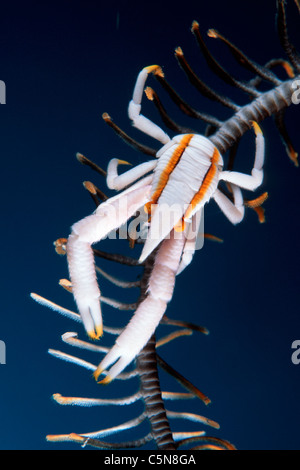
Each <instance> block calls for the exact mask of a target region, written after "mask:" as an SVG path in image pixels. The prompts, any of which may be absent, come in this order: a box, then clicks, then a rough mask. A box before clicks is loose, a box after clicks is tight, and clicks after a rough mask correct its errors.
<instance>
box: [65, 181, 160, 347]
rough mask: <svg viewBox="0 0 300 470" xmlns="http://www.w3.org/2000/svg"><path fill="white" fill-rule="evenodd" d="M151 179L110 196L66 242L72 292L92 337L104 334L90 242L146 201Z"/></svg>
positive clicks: (122, 222)
mask: <svg viewBox="0 0 300 470" xmlns="http://www.w3.org/2000/svg"><path fill="white" fill-rule="evenodd" d="M151 178H152V177H147V178H144V180H141V181H139V182H138V183H136V184H135V185H133V186H132V187H131V188H130V189H128V190H126V191H123V193H121V194H119V195H117V196H115V197H113V198H111V199H108V200H107V201H106V202H104V203H103V204H101V205H100V206H99V207H98V208H97V209H96V211H95V212H94V213H93V214H92V215H90V216H88V217H85V218H84V219H82V220H80V221H79V222H77V223H76V224H74V225H73V226H72V233H71V235H70V236H69V239H68V243H67V257H68V265H69V273H70V278H71V283H72V292H73V295H74V298H75V301H76V304H77V307H78V310H79V313H80V315H81V318H82V321H83V324H84V327H85V329H86V331H87V333H88V335H89V336H90V337H91V338H99V336H101V335H102V315H101V308H100V296H101V294H100V289H99V287H98V283H97V278H96V271H95V265H94V256H93V251H92V248H91V245H92V244H93V243H96V242H98V241H99V240H101V239H103V238H104V237H105V236H107V235H108V233H109V232H111V231H112V230H115V229H117V228H119V227H120V226H121V225H122V224H124V223H125V222H126V221H127V220H128V219H129V218H130V217H131V216H133V215H134V214H135V213H136V212H137V210H138V209H139V208H140V207H142V206H143V205H144V204H145V203H146V202H147V200H148V197H149V192H150V189H151V186H150V184H149V183H151Z"/></svg>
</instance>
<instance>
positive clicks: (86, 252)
mask: <svg viewBox="0 0 300 470" xmlns="http://www.w3.org/2000/svg"><path fill="white" fill-rule="evenodd" d="M151 72H153V73H157V74H162V71H161V68H160V67H159V66H157V65H154V66H150V67H145V68H144V69H143V70H142V71H141V72H140V73H139V75H138V78H137V81H136V84H135V87H134V91H133V97H132V100H131V101H130V103H129V109H128V114H129V118H130V119H131V120H132V122H133V125H134V126H135V127H136V128H138V129H139V130H141V131H142V132H144V133H146V134H149V135H150V136H151V137H153V138H155V139H157V140H158V141H160V142H161V143H162V144H164V145H163V147H162V148H161V149H160V150H159V151H158V152H157V154H156V157H157V159H155V160H151V161H149V162H145V163H142V164H141V165H138V166H137V167H135V168H133V169H131V170H129V171H127V172H126V173H123V174H122V175H118V172H117V168H118V165H119V164H121V163H126V162H124V161H122V160H118V159H112V160H111V161H110V162H109V164H108V169H107V185H108V187H109V188H110V189H115V190H123V189H124V188H126V189H125V190H124V191H122V192H121V193H120V194H118V195H117V196H114V197H112V198H110V199H108V200H107V201H105V202H104V203H102V204H101V205H100V206H99V207H98V208H97V209H96V210H95V212H94V213H93V214H92V215H90V216H88V217H85V218H84V219H82V220H80V221H79V222H77V223H76V224H74V225H73V226H72V232H71V234H70V236H69V238H68V243H67V257H68V265H69V273H70V278H71V282H72V291H73V295H74V298H75V301H76V304H77V307H78V310H79V312H80V315H81V318H82V321H83V324H84V327H85V329H86V331H87V333H88V335H89V336H90V337H91V338H99V337H100V336H101V335H102V315H101V307H100V302H101V293H100V290H99V287H98V283H97V280H96V273H95V268H94V258H93V252H92V248H91V245H92V244H93V243H96V242H98V241H99V240H101V239H102V238H104V237H105V236H106V235H107V234H108V233H109V232H110V231H112V230H115V229H117V228H119V227H120V226H121V225H122V224H124V223H126V221H127V220H128V219H130V218H131V217H132V216H133V215H134V214H135V213H136V212H137V211H138V210H139V209H141V208H142V207H143V206H144V207H145V210H146V211H147V212H148V213H149V214H150V213H151V221H150V222H149V231H148V236H147V239H146V241H145V244H144V247H143V250H142V253H141V256H140V262H142V261H144V260H145V259H146V258H147V257H148V256H149V255H150V253H152V252H153V250H154V249H155V248H156V247H157V246H158V245H159V244H160V243H161V242H162V243H161V245H160V247H159V248H158V251H157V254H156V257H155V263H154V267H153V270H152V273H151V276H150V280H149V286H148V295H147V297H146V298H145V299H144V300H143V301H142V302H141V303H140V305H139V306H138V308H137V310H136V312H135V314H134V316H133V317H132V319H131V320H130V322H129V324H128V325H127V327H126V328H125V329H124V331H123V332H122V333H121V334H120V336H119V337H118V339H117V340H116V343H115V345H114V346H113V347H112V349H111V350H110V351H109V352H108V354H107V355H106V356H105V357H104V359H103V360H102V362H101V363H100V364H99V366H98V368H97V370H96V371H95V373H94V376H95V378H96V380H97V379H98V377H99V376H100V375H101V374H102V372H103V371H104V370H107V368H109V367H110V366H111V365H112V364H114V363H115V362H116V361H117V362H116V363H115V364H114V365H113V366H112V367H111V368H110V370H109V371H108V372H107V375H106V377H105V378H104V379H103V380H102V381H101V382H102V383H108V382H110V381H111V380H112V379H114V378H115V377H116V376H117V375H118V374H119V373H120V372H122V371H123V369H124V368H125V367H126V366H127V365H128V364H129V363H130V362H131V361H132V360H133V359H134V358H135V357H136V355H137V354H138V353H139V352H140V350H141V349H142V348H143V347H144V345H145V344H146V343H147V342H148V340H149V339H150V337H151V336H152V334H153V332H154V331H155V329H156V327H157V325H158V324H159V322H160V320H161V318H162V317H163V315H164V313H165V310H166V307H167V303H168V302H169V301H170V300H171V298H172V294H173V289H174V284H175V277H176V275H177V274H178V273H179V272H181V271H182V270H183V269H184V268H185V267H186V266H187V265H188V264H189V263H190V262H191V260H192V257H193V254H194V251H195V244H196V238H197V237H196V234H195V232H193V233H192V235H191V227H192V226H195V225H196V228H198V227H199V217H198V216H199V214H200V213H201V210H202V208H203V207H204V205H205V203H207V202H208V201H209V200H210V199H211V198H213V199H214V200H215V201H216V203H217V204H218V206H219V208H220V209H221V210H222V211H223V213H224V214H225V215H226V217H227V218H228V219H229V220H230V221H231V222H232V223H233V224H237V223H239V222H241V220H242V219H243V217H244V202H243V195H242V191H241V188H243V189H247V190H252V191H254V190H255V189H256V188H258V187H259V186H260V185H261V183H262V180H263V170H262V167H263V163H264V138H263V135H262V132H261V130H260V127H259V126H258V124H257V123H256V122H253V127H254V131H255V135H256V153H255V160H254V166H253V169H252V172H251V175H246V174H243V173H238V172H235V171H223V170H222V169H223V159H222V156H221V155H220V153H219V151H218V149H217V148H216V147H215V146H214V145H213V144H212V142H211V141H210V140H209V139H208V138H206V137H203V136H201V135H198V134H183V135H177V136H175V137H173V138H172V139H170V137H169V136H168V135H167V134H166V133H165V132H164V131H163V130H162V129H161V128H160V127H159V126H157V125H156V124H154V123H153V122H152V121H150V120H149V119H147V118H146V117H145V116H143V115H142V114H140V113H141V102H142V96H143V91H144V86H145V82H146V79H147V76H148V74H149V73H151ZM150 172H151V173H150ZM148 173H149V175H148V176H146V175H147V174H148ZM221 180H223V181H226V182H227V183H229V185H230V188H231V192H232V196H233V202H232V201H231V200H230V199H229V198H228V197H227V196H225V195H224V194H223V193H222V192H221V191H220V190H219V189H218V183H219V181H221ZM167 207H172V208H174V210H172V216H173V219H172V218H170V217H165V211H166V208H167Z"/></svg>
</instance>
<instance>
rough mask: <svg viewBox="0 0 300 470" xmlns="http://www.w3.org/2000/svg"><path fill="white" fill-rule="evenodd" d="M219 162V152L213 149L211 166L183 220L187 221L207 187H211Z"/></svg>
mask: <svg viewBox="0 0 300 470" xmlns="http://www.w3.org/2000/svg"><path fill="white" fill-rule="evenodd" d="M218 161H219V151H218V150H217V149H216V148H215V150H214V153H213V156H212V157H211V164H210V167H209V169H208V171H207V173H206V175H205V176H204V179H203V181H202V184H201V186H200V189H199V191H198V192H197V193H196V194H195V196H194V197H193V199H192V200H191V202H190V205H189V207H188V209H187V211H186V213H185V214H184V219H188V218H189V217H190V216H191V213H192V212H193V210H194V209H195V207H196V206H197V205H198V204H199V203H200V202H201V201H202V199H203V198H204V196H205V194H206V192H207V190H208V188H209V186H210V185H211V182H212V180H213V179H214V176H215V174H216V172H217V163H218Z"/></svg>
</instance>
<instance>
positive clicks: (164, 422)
mask: <svg viewBox="0 0 300 470" xmlns="http://www.w3.org/2000/svg"><path fill="white" fill-rule="evenodd" d="M284 3H285V2H284V1H283V0H278V1H277V25H278V34H279V38H280V42H281V44H282V46H283V49H284V51H285V53H286V56H287V58H286V59H280V60H272V59H271V60H270V61H269V62H268V63H267V64H265V65H263V66H261V65H259V64H257V63H256V62H255V61H253V60H251V59H249V58H248V57H247V56H246V55H245V54H244V53H243V52H242V51H240V50H239V49H238V48H237V47H236V46H234V45H233V44H232V43H231V42H230V41H229V40H228V39H226V38H225V37H223V36H222V35H221V34H220V33H218V32H217V31H215V30H210V32H209V35H210V36H211V37H213V38H216V39H219V40H220V41H222V43H223V44H225V45H226V46H227V47H228V48H229V50H230V52H231V53H232V54H233V56H234V57H235V59H236V60H237V62H238V63H239V64H240V65H241V66H242V67H244V68H246V69H247V70H248V71H249V72H251V74H252V78H251V79H250V80H249V81H247V82H245V81H240V80H239V79H238V78H236V77H233V76H232V74H231V73H230V72H228V71H227V70H226V69H225V68H224V67H223V66H222V65H221V64H220V63H219V62H218V61H217V60H216V59H215V58H214V57H213V56H212V54H211V53H210V51H209V49H208V47H207V46H206V43H205V42H204V40H203V38H202V36H201V34H200V29H199V25H198V23H196V22H194V23H193V25H192V32H193V34H194V36H195V39H196V41H197V43H198V45H199V47H200V49H201V52H202V54H203V56H204V57H205V59H206V62H207V65H208V67H209V68H210V69H211V70H212V71H213V72H214V73H215V74H216V75H217V76H218V77H219V78H221V79H222V80H223V81H224V82H225V83H227V84H228V85H230V86H232V87H233V88H236V89H238V90H240V92H241V93H243V94H246V95H247V96H248V99H249V101H248V103H247V104H246V105H243V106H240V105H238V104H237V103H235V102H234V101H233V100H231V99H230V98H229V97H227V96H223V95H221V94H220V93H218V92H216V91H214V90H213V89H211V88H210V87H209V86H208V85H206V84H205V83H204V82H203V81H202V80H201V79H200V78H199V77H198V76H197V75H196V74H195V73H194V71H193V70H192V68H191V66H190V65H189V63H188V62H187V60H186V58H185V56H184V54H183V51H182V50H181V49H180V48H178V49H176V58H177V60H178V62H179V64H180V66H181V68H182V69H183V71H184V73H185V74H186V76H187V78H188V80H189V81H190V83H191V84H192V85H193V86H194V87H196V88H197V89H198V91H199V92H200V93H201V94H202V95H204V96H205V97H206V98H208V99H210V100H212V101H215V102H218V103H220V104H221V105H223V106H225V107H226V108H228V109H229V110H230V112H231V116H230V117H229V118H228V119H227V120H225V121H222V120H220V119H218V118H217V117H215V116H212V115H208V114H205V113H202V112H200V111H198V110H196V109H194V108H193V107H192V106H191V105H189V104H188V103H187V102H186V101H185V100H184V99H183V98H182V97H181V96H180V95H179V94H178V93H177V92H176V91H175V90H174V89H173V87H172V86H171V85H170V84H169V83H168V82H167V80H166V79H165V77H164V75H163V74H162V73H161V72H157V70H156V78H157V80H158V82H159V83H160V84H161V86H162V87H163V89H164V90H165V91H166V92H167V94H168V95H169V96H170V98H171V100H172V101H173V102H174V103H175V104H176V105H177V106H178V107H179V108H180V110H181V111H182V112H183V113H184V114H185V115H188V116H189V117H191V118H193V119H195V120H201V121H203V122H204V123H206V124H207V130H206V134H207V136H209V138H210V139H211V141H212V142H213V144H214V145H215V146H216V147H217V148H218V149H219V151H220V153H221V154H225V153H226V152H227V151H228V152H229V159H228V164H227V168H228V170H231V169H232V167H233V164H234V158H235V154H236V151H237V147H238V143H239V141H240V139H241V137H242V136H243V135H244V134H245V132H246V131H247V130H248V129H250V128H251V125H252V121H256V122H261V121H263V120H264V119H266V118H267V117H273V118H274V121H275V124H276V126H277V128H278V131H279V133H280V135H281V137H282V140H283V142H284V144H285V145H286V148H287V152H288V155H289V157H290V159H291V160H292V161H293V162H294V163H295V164H296V165H297V153H296V151H295V150H294V147H293V145H292V143H291V141H290V138H289V135H288V131H287V129H286V127H285V123H284V112H285V110H286V109H287V108H288V107H289V106H290V105H291V104H292V103H293V93H294V92H295V87H294V84H295V83H296V82H297V80H300V59H299V55H298V53H297V51H296V49H295V47H294V46H293V45H292V44H291V43H290V41H289V38H288V33H287V25H286V17H285V5H284ZM275 67H283V69H284V70H285V71H286V74H287V79H285V80H282V79H280V78H279V77H278V76H277V75H276V74H275V72H274V68H275ZM262 83H264V85H266V87H267V89H264V90H263V91H261V84H262ZM266 87H265V88H266ZM146 93H147V97H148V98H149V99H151V100H152V101H153V103H154V105H155V106H156V107H157V109H158V111H159V113H160V115H161V117H162V120H163V122H164V123H165V125H166V126H167V127H168V128H170V129H171V130H172V131H174V132H176V133H185V132H190V130H189V128H187V127H184V126H181V125H180V124H178V123H176V122H175V121H174V120H173V119H172V118H171V117H170V116H169V114H168V112H167V111H166V108H165V106H164V105H163V103H162V100H161V99H160V97H159V96H158V94H157V93H156V92H154V91H153V90H151V89H149V88H148V89H147V90H146ZM103 118H104V120H105V121H106V123H107V124H108V125H109V126H110V127H112V128H113V130H114V131H115V132H116V133H117V134H118V135H119V136H120V137H121V138H122V139H123V140H125V142H126V143H128V144H129V145H131V146H132V147H133V148H135V149H136V150H138V151H141V152H143V153H144V154H146V155H152V156H154V155H155V154H156V150H154V149H151V148H149V147H147V146H145V145H143V144H141V143H139V142H137V141H135V140H134V139H133V138H131V137H130V136H129V135H127V134H126V133H125V132H124V131H123V130H121V129H120V128H119V127H118V126H117V125H116V124H115V123H114V122H113V120H112V119H111V118H110V117H109V115H108V114H106V113H105V114H104V115H103ZM78 159H79V160H80V161H81V162H82V163H84V164H86V165H88V166H90V167H92V168H93V169H94V170H96V171H98V172H99V173H101V174H103V171H102V170H101V169H99V167H97V165H95V164H93V163H92V162H90V161H89V160H88V159H86V158H85V157H83V156H79V157H78ZM85 187H86V189H87V190H88V191H89V193H90V194H91V197H92V199H93V201H94V202H95V203H96V205H99V204H100V203H101V202H102V201H103V200H105V199H106V195H105V194H104V193H103V192H102V191H101V190H100V189H98V188H97V187H96V186H95V185H93V184H92V183H87V182H86V183H85ZM227 190H228V191H230V186H229V188H227ZM229 197H230V194H229ZM265 198H266V193H264V194H263V195H262V196H260V197H258V198H256V199H255V200H253V201H245V206H247V207H250V208H252V209H255V210H256V211H257V213H258V215H259V217H260V220H261V221H262V220H263V213H262V212H261V211H259V209H261V207H260V206H261V204H262V202H263V201H264V200H265ZM208 238H213V237H212V236H208ZM129 243H130V244H131V245H132V240H130V239H129ZM56 250H57V252H58V253H59V254H65V240H64V239H60V240H59V241H58V242H57V244H56ZM94 254H95V256H96V257H99V258H101V259H106V260H109V261H111V262H116V263H121V264H124V265H127V266H130V269H131V270H132V272H133V271H134V269H142V272H141V273H140V277H139V278H138V279H134V280H131V281H129V282H127V281H123V280H120V279H117V278H115V277H114V276H112V275H110V274H108V273H106V272H105V271H103V269H102V268H101V269H100V268H97V269H98V273H99V275H101V276H103V277H105V278H106V279H107V280H108V281H109V282H111V283H113V284H114V285H115V286H117V287H120V288H124V289H129V288H138V289H139V297H138V300H137V301H136V302H135V303H132V304H126V303H124V302H119V301H116V300H113V299H109V298H105V297H102V298H101V300H102V302H104V303H106V304H108V305H109V306H111V307H113V308H117V309H119V310H124V311H126V310H128V311H130V310H135V309H136V307H137V305H138V304H139V303H140V302H142V300H143V299H144V298H145V297H146V296H147V287H148V279H149V275H150V273H151V270H152V269H153V265H154V256H150V257H149V258H148V259H147V260H146V261H145V262H144V263H143V266H142V267H141V268H138V262H137V260H136V259H135V258H132V257H129V256H127V255H121V254H115V253H106V252H103V251H99V250H97V249H95V250H94ZM61 284H62V285H63V286H64V287H65V288H66V289H67V290H69V291H71V287H70V285H69V284H68V281H62V282H61ZM32 297H33V298H34V299H35V300H36V301H38V302H40V303H41V304H43V305H46V306H48V307H50V308H52V309H53V310H56V311H58V312H59V313H61V314H63V315H65V316H67V317H68V318H70V319H71V320H75V321H80V317H79V315H78V314H76V313H74V312H72V311H70V310H67V309H65V308H62V307H60V306H58V305H56V304H53V303H52V302H50V301H48V300H46V299H44V298H41V297H40V296H38V295H36V294H32ZM161 324H162V325H166V326H167V327H170V328H172V330H171V332H170V333H169V334H167V335H166V336H163V337H161V338H159V339H158V336H157V335H156V336H152V338H151V339H150V341H149V342H148V344H147V345H146V346H145V347H144V349H143V350H142V351H141V352H140V353H139V354H138V357H137V358H136V361H135V364H134V366H133V367H132V368H131V369H130V370H129V371H128V372H123V373H121V374H120V375H119V376H118V377H117V378H116V380H115V381H114V383H113V384H111V385H110V386H109V387H106V388H105V390H106V391H107V390H111V388H110V387H113V386H114V384H117V392H118V393H117V397H116V398H112V397H111V395H109V397H108V398H82V397H64V396H62V395H61V394H58V393H56V394H55V395H54V396H53V398H54V400H55V401H56V402H57V403H59V404H61V405H73V406H74V405H75V406H89V407H100V408H101V407H103V406H109V407H111V408H112V409H113V408H118V409H119V408H120V407H127V406H128V407H130V406H135V405H138V404H142V406H141V407H139V408H138V407H137V410H136V411H135V413H136V414H135V417H133V418H131V419H130V420H127V421H124V422H122V423H121V424H115V425H113V426H109V427H104V428H103V427H102V428H101V429H99V430H96V431H95V430H93V431H92V432H86V431H84V432H81V430H79V431H76V432H68V433H67V434H57V435H49V436H48V440H49V441H59V442H65V441H68V442H70V441H71V442H76V443H79V444H81V445H82V446H92V447H95V448H99V449H128V448H142V447H144V446H146V447H147V446H149V445H150V446H152V447H153V446H154V444H155V446H156V447H157V448H158V449H161V450H176V449H181V448H182V447H183V446H188V447H189V448H193V449H197V450H198V449H234V446H233V445H232V444H230V443H229V442H228V441H226V440H222V439H220V438H218V437H215V436H208V435H207V434H206V428H207V426H209V427H211V428H212V429H213V430H214V433H215V430H216V429H218V427H219V425H218V424H217V423H216V422H215V421H213V420H211V419H209V418H206V417H204V416H202V415H200V414H196V413H189V412H182V411H180V412H175V411H170V410H168V402H169V401H170V400H172V401H175V400H192V399H193V400H195V401H196V400H198V401H199V404H200V406H202V404H204V405H207V404H208V403H209V402H210V400H209V398H208V397H207V396H206V395H205V394H204V393H203V392H201V391H200V390H199V389H198V387H197V386H195V385H193V384H192V383H191V382H190V381H189V380H188V379H187V378H185V377H183V376H182V375H181V374H180V372H178V371H176V370H175V369H174V368H173V365H171V364H168V363H167V362H166V361H165V360H164V359H163V357H162V356H161V355H160V348H161V347H162V346H163V345H165V344H168V343H169V342H171V341H173V340H176V339H177V338H180V337H182V336H189V335H191V334H193V333H194V334H199V333H200V334H201V333H202V334H206V333H207V330H206V329H205V328H202V327H199V326H196V325H194V324H191V323H188V322H185V321H178V320H171V319H169V318H167V317H166V316H164V318H163V320H162V321H161ZM173 327H176V328H177V329H175V330H174V328H173ZM104 332H105V333H107V335H108V336H109V335H118V334H119V333H120V328H115V327H109V326H107V325H105V327H104ZM107 335H105V336H107ZM62 339H63V341H64V343H66V344H67V345H68V346H71V347H75V348H77V349H80V350H81V351H89V352H94V353H96V355H97V356H96V359H95V362H98V361H99V360H98V356H99V355H101V354H103V353H106V352H107V351H108V349H109V346H104V345H102V343H101V346H99V345H98V344H96V343H91V342H87V341H83V340H80V339H79V338H78V335H77V334H76V333H66V334H65V335H63V337H62ZM49 352H50V353H51V354H52V355H53V356H55V357H57V358H59V359H62V360H64V361H67V362H71V363H73V364H76V365H78V366H80V367H83V368H84V369H86V370H88V371H89V373H91V372H94V371H95V370H96V368H97V366H96V365H95V364H92V363H90V362H88V361H87V360H85V359H83V358H79V357H77V356H73V355H70V354H66V353H64V352H61V351H57V350H50V351H49ZM158 369H161V371H163V372H164V373H167V374H170V375H171V376H172V377H173V378H174V379H175V380H176V381H177V382H178V383H179V384H180V385H181V386H182V387H183V390H181V391H175V392H173V391H164V390H162V387H161V384H160V375H159V373H158ZM120 381H121V382H123V383H124V382H126V385H127V382H128V383H131V382H132V383H133V387H134V391H133V392H132V393H131V394H129V395H126V396H125V397H124V396H120V392H119V389H120V388H121V387H119V385H118V384H120ZM95 387H97V388H96V390H97V395H98V393H99V392H98V390H100V389H99V386H98V385H97V384H95ZM102 390H104V388H103V389H101V391H102ZM103 393H104V392H103ZM174 418H176V419H178V418H180V421H181V422H184V423H186V422H187V421H193V422H194V423H196V425H197V429H196V430H195V431H190V430H187V431H182V430H181V429H180V430H179V431H177V430H176V431H175V428H174V426H173V419H174ZM95 425H96V426H97V423H95ZM183 427H184V426H183ZM140 428H141V431H139V430H140ZM128 431H130V439H127V440H126V438H125V439H123V440H122V439H121V438H120V433H121V432H124V433H126V432H128ZM132 436H134V437H132ZM116 437H117V439H116Z"/></svg>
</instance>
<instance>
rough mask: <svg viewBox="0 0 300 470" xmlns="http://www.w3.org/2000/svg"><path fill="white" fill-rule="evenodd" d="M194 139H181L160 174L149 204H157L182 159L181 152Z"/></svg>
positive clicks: (192, 135)
mask: <svg viewBox="0 0 300 470" xmlns="http://www.w3.org/2000/svg"><path fill="white" fill-rule="evenodd" d="M193 137H194V134H186V135H184V136H183V137H182V139H181V141H180V142H179V144H178V145H177V146H176V148H175V150H174V152H173V154H172V156H171V158H170V160H169V162H168V164H167V165H166V167H165V169H164V170H163V171H162V172H161V175H160V178H159V181H158V184H157V188H156V190H155V191H154V194H153V196H152V200H151V204H157V201H158V199H159V197H160V195H161V193H162V192H163V190H164V188H165V187H166V185H167V183H168V181H169V178H170V175H171V173H172V171H173V170H174V168H175V167H176V165H177V164H178V163H179V160H180V158H181V157H182V154H183V152H184V151H185V149H186V148H187V146H188V145H189V143H190V141H191V139H192V138H193Z"/></svg>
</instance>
